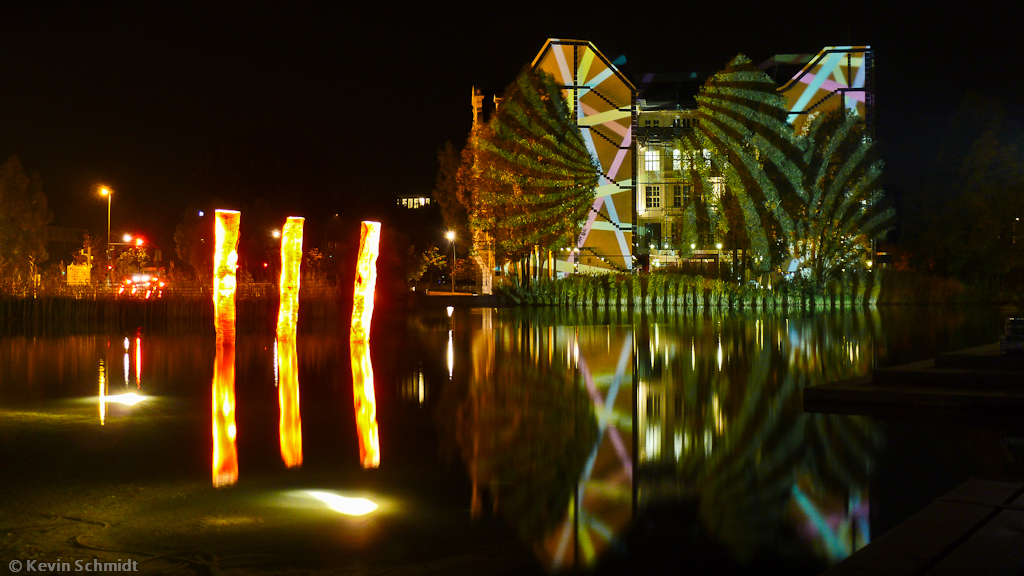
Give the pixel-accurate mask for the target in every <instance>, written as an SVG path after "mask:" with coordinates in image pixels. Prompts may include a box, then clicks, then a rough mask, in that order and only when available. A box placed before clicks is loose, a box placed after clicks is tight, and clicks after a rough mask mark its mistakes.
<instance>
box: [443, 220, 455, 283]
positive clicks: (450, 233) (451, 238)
mask: <svg viewBox="0 0 1024 576" xmlns="http://www.w3.org/2000/svg"><path fill="white" fill-rule="evenodd" d="M444 237H445V238H447V239H448V241H449V242H451V243H452V295H454V294H455V232H454V231H452V230H449V231H448V232H445V235H444Z"/></svg>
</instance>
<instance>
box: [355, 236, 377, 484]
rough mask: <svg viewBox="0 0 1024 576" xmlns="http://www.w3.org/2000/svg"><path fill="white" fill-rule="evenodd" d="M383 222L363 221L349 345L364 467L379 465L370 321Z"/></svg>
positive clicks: (360, 448)
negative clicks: (381, 224)
mask: <svg viewBox="0 0 1024 576" xmlns="http://www.w3.org/2000/svg"><path fill="white" fill-rule="evenodd" d="M379 246H380V223H379V222H363V223H362V226H361V228H360V235H359V260H358V261H357V262H356V281H355V292H354V294H353V296H352V327H351V331H350V336H349V347H350V354H351V360H352V395H353V401H354V405H355V412H356V431H357V432H358V434H359V459H360V462H361V463H362V465H363V468H376V467H378V466H380V442H379V439H378V436H377V401H376V398H375V397H374V393H373V364H372V362H371V361H370V322H371V320H372V318H373V291H374V289H375V288H376V285H377V252H378V249H379Z"/></svg>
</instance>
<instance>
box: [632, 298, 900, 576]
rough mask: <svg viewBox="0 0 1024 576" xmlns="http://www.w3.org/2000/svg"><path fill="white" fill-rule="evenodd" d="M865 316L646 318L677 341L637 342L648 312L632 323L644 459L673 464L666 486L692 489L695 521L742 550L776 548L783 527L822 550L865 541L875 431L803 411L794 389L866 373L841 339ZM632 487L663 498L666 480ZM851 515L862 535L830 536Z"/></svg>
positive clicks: (852, 337) (643, 337)
mask: <svg viewBox="0 0 1024 576" xmlns="http://www.w3.org/2000/svg"><path fill="white" fill-rule="evenodd" d="M872 322H873V318H872V317H871V315H870V314H847V315H841V316H840V315H837V316H826V315H821V316H808V317H803V318H789V319H787V318H781V317H772V316H766V317H761V318H759V319H757V320H756V321H754V322H750V321H746V320H745V319H742V318H729V317H720V316H714V315H712V316H706V317H696V318H692V317H683V318H679V319H671V318H670V319H668V321H667V322H665V323H663V324H661V325H659V324H655V325H654V333H655V334H657V333H658V332H659V331H662V332H663V333H666V332H667V333H671V332H675V331H682V330H685V332H686V333H687V334H688V335H689V339H690V342H689V346H686V347H685V348H683V349H682V350H679V349H678V347H677V345H676V344H677V342H676V339H674V338H673V339H668V338H664V337H663V338H662V342H660V343H659V342H656V340H657V338H655V339H651V340H650V342H649V345H645V344H648V342H647V340H648V339H650V333H651V331H652V330H651V327H650V322H649V321H648V320H647V319H646V318H642V319H641V321H640V322H639V324H638V325H637V334H638V339H639V341H640V342H641V345H639V346H637V354H638V357H637V376H638V411H637V412H638V414H637V415H638V422H639V429H640V438H642V439H643V440H644V441H643V442H642V443H641V445H640V451H639V454H640V462H641V466H643V467H646V468H650V469H651V474H652V475H653V476H654V477H660V478H662V479H663V478H664V477H665V476H666V474H667V470H673V472H674V476H675V478H674V479H675V482H674V483H673V484H672V485H671V486H670V488H668V490H669V492H670V493H671V495H672V496H673V497H685V498H691V499H694V500H695V501H696V502H697V513H698V516H699V520H700V522H701V524H702V525H703V526H704V527H705V528H706V529H707V530H708V531H709V532H710V533H711V534H712V535H713V536H714V537H715V538H716V539H717V540H718V541H720V542H722V543H723V544H725V545H726V546H727V547H728V548H729V549H730V550H731V551H732V553H733V554H734V555H735V556H736V557H737V558H739V559H740V560H741V561H742V560H747V559H749V558H751V557H753V556H754V555H755V554H758V553H762V552H764V551H767V550H772V549H774V548H776V546H777V545H778V542H779V538H780V534H783V533H786V532H787V530H794V531H797V532H799V533H800V534H803V535H804V536H806V537H808V538H812V539H813V541H814V542H813V547H814V548H815V549H816V550H818V551H819V552H820V553H821V554H822V555H824V556H825V558H826V559H828V560H831V561H836V560H839V559H841V558H843V557H845V556H847V555H849V554H850V553H851V552H852V551H853V550H854V549H856V548H857V547H859V546H862V545H863V544H864V543H865V542H866V539H867V535H866V523H865V522H866V518H864V517H863V515H862V514H860V513H859V512H858V511H859V510H860V509H861V507H862V504H863V503H864V502H865V501H866V499H867V486H868V472H869V470H870V468H871V466H872V463H873V459H874V457H875V454H876V453H877V451H878V448H879V444H880V442H879V435H878V433H877V432H876V430H875V428H874V426H873V425H872V424H871V422H870V421H869V420H867V419H864V418H851V417H837V416H826V415H818V414H814V415H811V414H804V413H803V412H802V408H801V390H802V389H803V388H804V387H806V386H809V385H813V384H816V383H819V382H824V381H827V380H838V379H844V378H851V377H854V376H859V375H863V374H865V373H867V372H868V371H869V370H870V367H871V366H870V361H869V359H867V358H866V357H865V356H863V355H857V354H854V355H852V356H851V355H850V354H849V347H850V345H852V346H853V347H854V348H855V349H856V347H858V346H859V345H860V341H861V339H867V338H869V337H870V333H871V328H870V326H871V323H872ZM865 344H868V342H865ZM641 489H642V491H643V493H644V497H645V498H648V497H649V498H651V499H654V498H660V497H665V493H664V491H665V490H666V488H665V486H664V485H663V484H662V485H658V486H654V485H652V486H651V487H647V488H646V489H645V488H644V487H641ZM837 502H838V503H840V505H839V506H838V508H837V506H836V503H837ZM824 508H830V510H827V511H826V510H824ZM826 516H830V517H832V518H833V519H834V520H835V521H832V522H830V523H829V522H822V520H821V519H822V518H824V517H826ZM851 525H856V529H854V530H853V532H854V533H855V534H859V535H860V536H859V537H852V538H839V537H838V535H837V532H839V531H844V530H845V531H847V532H849V530H850V526H851ZM833 526H837V527H836V528H833Z"/></svg>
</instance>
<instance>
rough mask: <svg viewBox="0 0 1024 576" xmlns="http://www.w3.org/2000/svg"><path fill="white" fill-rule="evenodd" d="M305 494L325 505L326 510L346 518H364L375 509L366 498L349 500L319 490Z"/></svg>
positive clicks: (374, 505)
mask: <svg viewBox="0 0 1024 576" xmlns="http://www.w3.org/2000/svg"><path fill="white" fill-rule="evenodd" d="M306 494H309V495H310V496H312V497H313V498H316V499H317V500H319V501H321V502H323V503H324V504H326V505H327V508H328V509H330V510H333V511H334V512H337V513H339V514H345V515H348V516H365V515H367V514H369V513H370V512H373V511H374V510H376V509H377V505H376V504H375V503H373V502H371V501H370V500H367V499H366V498H349V497H347V496H341V495H340V494H334V493H333V492H321V491H319V490H307V491H306Z"/></svg>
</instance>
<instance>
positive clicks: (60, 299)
mask: <svg viewBox="0 0 1024 576" xmlns="http://www.w3.org/2000/svg"><path fill="white" fill-rule="evenodd" d="M279 302H280V300H279V294H278V290H277V287H276V286H274V285H271V284H256V283H253V284H242V285H239V287H238V292H237V293H236V297H235V306H236V313H237V326H238V329H239V330H273V329H274V326H275V325H276V322H277V312H278V306H279ZM339 302H340V294H339V291H338V289H337V288H335V287H333V286H330V285H314V286H308V287H307V286H303V287H302V288H301V291H300V294H299V323H300V326H303V325H308V324H311V323H317V322H322V321H332V320H335V319H336V318H337V316H338V310H339ZM0 326H2V327H3V329H4V330H7V331H13V332H43V331H45V332H47V333H51V332H57V333H60V332H77V331H83V330H85V331H88V330H98V329H111V330H116V329H134V328H145V329H148V330H188V331H196V330H199V331H202V330H210V331H212V330H213V297H212V295H211V294H210V289H209V288H201V287H192V288H183V289H178V290H171V291H168V292H166V293H164V295H163V296H162V297H160V298H156V297H150V298H149V299H144V298H127V297H124V296H123V295H118V294H117V292H116V291H113V290H109V289H105V288H103V287H91V286H89V287H81V288H69V287H63V288H61V289H58V290H53V289H50V290H36V291H32V290H8V291H6V293H2V294H0Z"/></svg>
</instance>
